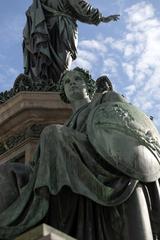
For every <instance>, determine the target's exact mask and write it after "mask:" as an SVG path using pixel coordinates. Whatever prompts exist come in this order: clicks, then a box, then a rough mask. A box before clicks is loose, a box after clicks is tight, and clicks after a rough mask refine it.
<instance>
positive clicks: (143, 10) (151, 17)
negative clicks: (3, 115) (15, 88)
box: [0, 0, 160, 129]
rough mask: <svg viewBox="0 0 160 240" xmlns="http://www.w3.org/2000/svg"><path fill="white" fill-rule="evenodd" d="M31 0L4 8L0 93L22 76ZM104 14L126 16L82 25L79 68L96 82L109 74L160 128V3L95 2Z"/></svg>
mask: <svg viewBox="0 0 160 240" xmlns="http://www.w3.org/2000/svg"><path fill="white" fill-rule="evenodd" d="M31 2H32V1H31V0H25V1H22V0H13V1H11V0H5V1H2V3H1V8H0V36H1V37H0V91H4V90H8V89H10V88H11V87H12V85H13V82H14V80H15V78H16V76H17V75H18V74H19V73H21V72H23V56H22V47H21V45H22V31H23V27H24V24H25V11H26V10H27V8H28V6H29V5H30V4H31ZM88 2H90V4H92V5H93V6H95V7H98V8H99V9H100V11H101V12H102V13H103V14H104V15H110V14H121V18H120V21H119V22H117V23H114V22H112V23H108V24H101V25H99V26H92V25H87V24H84V23H83V24H81V23H79V45H78V58H77V60H76V61H75V62H74V63H73V65H72V67H75V66H77V65H79V66H81V67H84V68H87V69H89V70H90V72H91V74H92V75H93V77H94V78H95V79H96V78H97V77H99V76H100V75H101V74H107V75H108V76H109V78H110V79H111V80H112V82H113V85H114V88H115V90H116V91H118V92H120V93H122V94H123V95H125V96H126V97H127V99H128V100H129V101H130V102H132V103H133V104H135V105H136V106H138V107H140V108H141V109H142V110H143V111H144V112H145V113H146V114H148V115H152V116H154V122H155V124H156V125H157V126H158V128H159V129H160V4H159V0H150V1H149V0H142V1H141V0H112V1H111V0H108V1H107V0H90V1H88Z"/></svg>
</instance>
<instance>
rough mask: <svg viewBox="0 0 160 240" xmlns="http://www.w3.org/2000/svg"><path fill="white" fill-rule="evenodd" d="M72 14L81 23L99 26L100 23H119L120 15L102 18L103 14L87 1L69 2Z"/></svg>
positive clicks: (70, 0)
mask: <svg viewBox="0 0 160 240" xmlns="http://www.w3.org/2000/svg"><path fill="white" fill-rule="evenodd" d="M68 4H69V6H70V9H71V12H72V14H73V15H74V17H76V18H77V19H78V20H79V21H81V22H85V23H89V24H95V25H98V24H99V23H100V22H104V23H107V22H110V21H117V20H118V19H119V15H111V16H108V17H104V16H102V13H101V12H100V11H99V10H98V9H97V8H94V7H92V6H91V5H90V4H89V3H87V2H86V1H85V0H68Z"/></svg>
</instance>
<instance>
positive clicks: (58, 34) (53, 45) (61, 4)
mask: <svg viewBox="0 0 160 240" xmlns="http://www.w3.org/2000/svg"><path fill="white" fill-rule="evenodd" d="M26 16H27V22H26V26H25V28H24V34H23V36H24V42H23V52H24V69H25V74H27V75H29V76H30V77H31V78H32V79H34V81H38V82H39V83H41V82H43V81H44V80H46V81H49V82H50V83H52V84H53V85H54V84H55V83H57V82H58V80H59V78H60V75H61V73H63V71H64V70H65V69H68V68H69V67H70V64H71V62H72V60H74V59H76V56H77V42H78V28H77V20H79V21H81V22H84V23H88V24H94V25H98V24H99V23H100V22H110V21H117V20H118V17H119V15H113V16H109V17H102V14H101V13H100V11H99V10H98V9H96V8H93V7H92V6H91V5H90V4H89V3H87V2H86V1H85V0H68V1H66V0H54V1H53V0H33V3H32V5H31V6H30V7H29V9H28V10H27V12H26Z"/></svg>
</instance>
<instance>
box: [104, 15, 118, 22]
mask: <svg viewBox="0 0 160 240" xmlns="http://www.w3.org/2000/svg"><path fill="white" fill-rule="evenodd" d="M119 17H120V15H119V14H116V15H110V16H108V17H102V18H101V21H102V22H104V23H107V22H110V21H118V20H119Z"/></svg>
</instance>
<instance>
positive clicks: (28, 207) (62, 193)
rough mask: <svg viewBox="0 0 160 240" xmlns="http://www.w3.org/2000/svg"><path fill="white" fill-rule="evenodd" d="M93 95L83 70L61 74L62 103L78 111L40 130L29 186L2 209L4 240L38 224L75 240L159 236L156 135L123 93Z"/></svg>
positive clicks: (159, 146)
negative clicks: (56, 123)
mask: <svg viewBox="0 0 160 240" xmlns="http://www.w3.org/2000/svg"><path fill="white" fill-rule="evenodd" d="M110 87H111V86H110ZM94 90H95V82H94V81H93V80H92V78H91V76H90V74H89V73H88V72H86V71H84V70H83V69H80V68H75V69H74V70H72V71H65V72H64V74H63V75H62V77H61V98H62V99H63V101H65V102H70V104H71V106H72V108H73V114H72V116H71V117H70V118H69V119H68V121H67V122H66V124H65V125H64V126H61V125H51V126H48V127H47V128H45V129H44V131H43V132H42V134H41V137H40V144H39V146H38V148H37V150H36V152H35V154H34V159H33V161H32V163H31V164H30V167H29V169H30V171H29V173H30V175H29V178H28V183H27V184H26V185H25V186H22V187H21V188H19V193H20V194H19V196H18V197H17V200H14V201H13V202H12V204H10V206H8V207H7V206H6V207H5V209H4V210H1V212H0V239H3V240H7V239H10V238H11V239H12V238H13V237H15V236H17V235H19V234H20V233H21V232H23V231H26V230H27V229H29V228H31V227H33V226H35V225H36V224H38V223H40V222H45V223H48V224H50V225H51V226H53V227H55V228H57V229H60V230H61V231H63V232H66V233H68V234H69V235H71V236H74V237H76V238H77V239H78V240H84V239H87V240H122V239H123V240H135V239H136V240H153V239H154V240H155V239H158V237H160V229H159V223H160V198H159V192H160V186H159V183H158V179H159V176H160V164H159V160H160V137H159V134H158V132H157V130H156V128H155V127H154V125H153V122H152V121H151V120H150V119H149V118H148V117H147V116H146V115H145V114H144V113H142V112H141V111H140V110H139V109H137V108H135V107H134V106H132V105H131V104H129V103H127V102H126V100H125V99H124V98H123V97H122V96H120V95H119V94H117V93H116V92H114V91H112V90H111V91H105V92H104V93H103V94H99V96H97V97H94V98H93V95H94ZM8 181H9V180H8ZM3 191H4V193H3V194H4V195H5V188H4V187H3ZM7 194H8V196H10V197H12V195H11V193H10V195H9V193H8V192H7V193H6V195H7Z"/></svg>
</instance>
